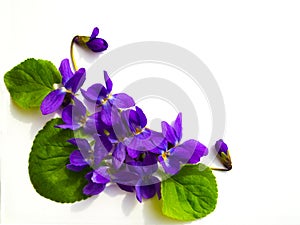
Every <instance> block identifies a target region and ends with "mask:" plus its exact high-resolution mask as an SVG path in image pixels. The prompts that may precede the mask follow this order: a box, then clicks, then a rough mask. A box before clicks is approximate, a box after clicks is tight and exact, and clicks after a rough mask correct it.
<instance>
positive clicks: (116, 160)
mask: <svg viewBox="0 0 300 225" xmlns="http://www.w3.org/2000/svg"><path fill="white" fill-rule="evenodd" d="M125 149H126V147H125V146H124V145H123V144H122V143H118V144H117V146H116V148H115V150H114V152H113V154H112V156H113V159H112V162H113V166H114V167H115V169H119V168H120V167H121V166H122V164H123V162H124V160H125V157H126V150H125Z"/></svg>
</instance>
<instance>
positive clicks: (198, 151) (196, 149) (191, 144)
mask: <svg viewBox="0 0 300 225" xmlns="http://www.w3.org/2000/svg"><path fill="white" fill-rule="evenodd" d="M180 146H182V147H184V148H188V149H191V150H193V154H192V156H191V157H190V159H189V161H188V162H187V163H190V164H195V163H198V162H199V161H200V159H201V157H203V156H206V155H207V154H208V149H207V147H206V146H204V145H203V144H201V143H200V142H199V141H196V140H193V139H191V140H188V141H186V142H184V143H182V144H181V145H180Z"/></svg>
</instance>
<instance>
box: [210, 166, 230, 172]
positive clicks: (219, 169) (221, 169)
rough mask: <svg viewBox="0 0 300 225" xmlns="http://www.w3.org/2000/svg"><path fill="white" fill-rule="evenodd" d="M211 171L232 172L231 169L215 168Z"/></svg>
mask: <svg viewBox="0 0 300 225" xmlns="http://www.w3.org/2000/svg"><path fill="white" fill-rule="evenodd" d="M210 169H211V170H216V171H229V170H231V168H230V169H227V168H213V167H210Z"/></svg>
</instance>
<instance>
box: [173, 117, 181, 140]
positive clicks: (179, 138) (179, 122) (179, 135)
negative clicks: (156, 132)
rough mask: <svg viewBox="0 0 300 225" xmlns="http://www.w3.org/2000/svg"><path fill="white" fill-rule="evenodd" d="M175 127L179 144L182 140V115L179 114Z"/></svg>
mask: <svg viewBox="0 0 300 225" xmlns="http://www.w3.org/2000/svg"><path fill="white" fill-rule="evenodd" d="M173 127H174V130H175V134H176V137H177V140H178V142H179V141H180V140H181V138H182V113H178V116H177V118H176V120H175V121H174V124H173Z"/></svg>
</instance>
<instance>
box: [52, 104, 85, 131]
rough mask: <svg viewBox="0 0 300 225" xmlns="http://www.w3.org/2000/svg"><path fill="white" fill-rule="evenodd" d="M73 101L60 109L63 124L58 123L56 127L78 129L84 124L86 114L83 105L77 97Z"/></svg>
mask: <svg viewBox="0 0 300 225" xmlns="http://www.w3.org/2000/svg"><path fill="white" fill-rule="evenodd" d="M74 103H75V104H74V105H68V106H66V107H65V108H64V110H63V111H62V114H61V118H62V120H63V121H64V123H65V124H60V125H57V126H56V127H59V128H62V129H71V130H78V129H79V128H81V127H85V126H86V123H87V120H88V116H87V111H86V108H85V106H84V105H83V104H82V103H81V102H80V101H79V100H78V99H74Z"/></svg>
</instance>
